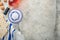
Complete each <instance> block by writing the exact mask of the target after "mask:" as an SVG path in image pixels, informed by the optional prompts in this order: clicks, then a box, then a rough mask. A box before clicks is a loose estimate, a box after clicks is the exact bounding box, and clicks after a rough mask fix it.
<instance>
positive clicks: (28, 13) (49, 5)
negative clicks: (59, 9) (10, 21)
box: [19, 0, 56, 40]
mask: <svg viewBox="0 0 60 40" xmlns="http://www.w3.org/2000/svg"><path fill="white" fill-rule="evenodd" d="M19 8H20V10H21V11H22V12H23V20H22V22H21V23H20V30H21V32H22V33H23V35H24V37H25V40H55V34H54V33H55V31H54V30H55V21H56V0H26V1H25V2H22V5H20V7H19Z"/></svg>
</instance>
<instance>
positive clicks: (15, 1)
mask: <svg viewBox="0 0 60 40" xmlns="http://www.w3.org/2000/svg"><path fill="white" fill-rule="evenodd" d="M20 1H21V0H9V6H13V7H16V6H17V5H19V3H20Z"/></svg>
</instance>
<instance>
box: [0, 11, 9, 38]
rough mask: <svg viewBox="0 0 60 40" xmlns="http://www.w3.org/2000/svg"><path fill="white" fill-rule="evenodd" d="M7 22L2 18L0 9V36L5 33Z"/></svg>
mask: <svg viewBox="0 0 60 40" xmlns="http://www.w3.org/2000/svg"><path fill="white" fill-rule="evenodd" d="M7 27H8V24H7V22H6V20H5V18H4V15H3V11H2V10H0V38H2V37H3V36H4V35H5V34H6V33H7Z"/></svg>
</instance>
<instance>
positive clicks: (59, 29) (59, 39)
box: [56, 0, 60, 40]
mask: <svg viewBox="0 0 60 40" xmlns="http://www.w3.org/2000/svg"><path fill="white" fill-rule="evenodd" d="M56 3H57V5H56V8H57V9H56V11H57V12H56V14H57V15H56V16H57V17H56V20H57V21H56V40H60V0H56Z"/></svg>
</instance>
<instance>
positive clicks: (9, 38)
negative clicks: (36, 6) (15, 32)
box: [8, 24, 12, 40]
mask: <svg viewBox="0 0 60 40" xmlns="http://www.w3.org/2000/svg"><path fill="white" fill-rule="evenodd" d="M11 26H12V24H10V25H9V37H8V40H11Z"/></svg>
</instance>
